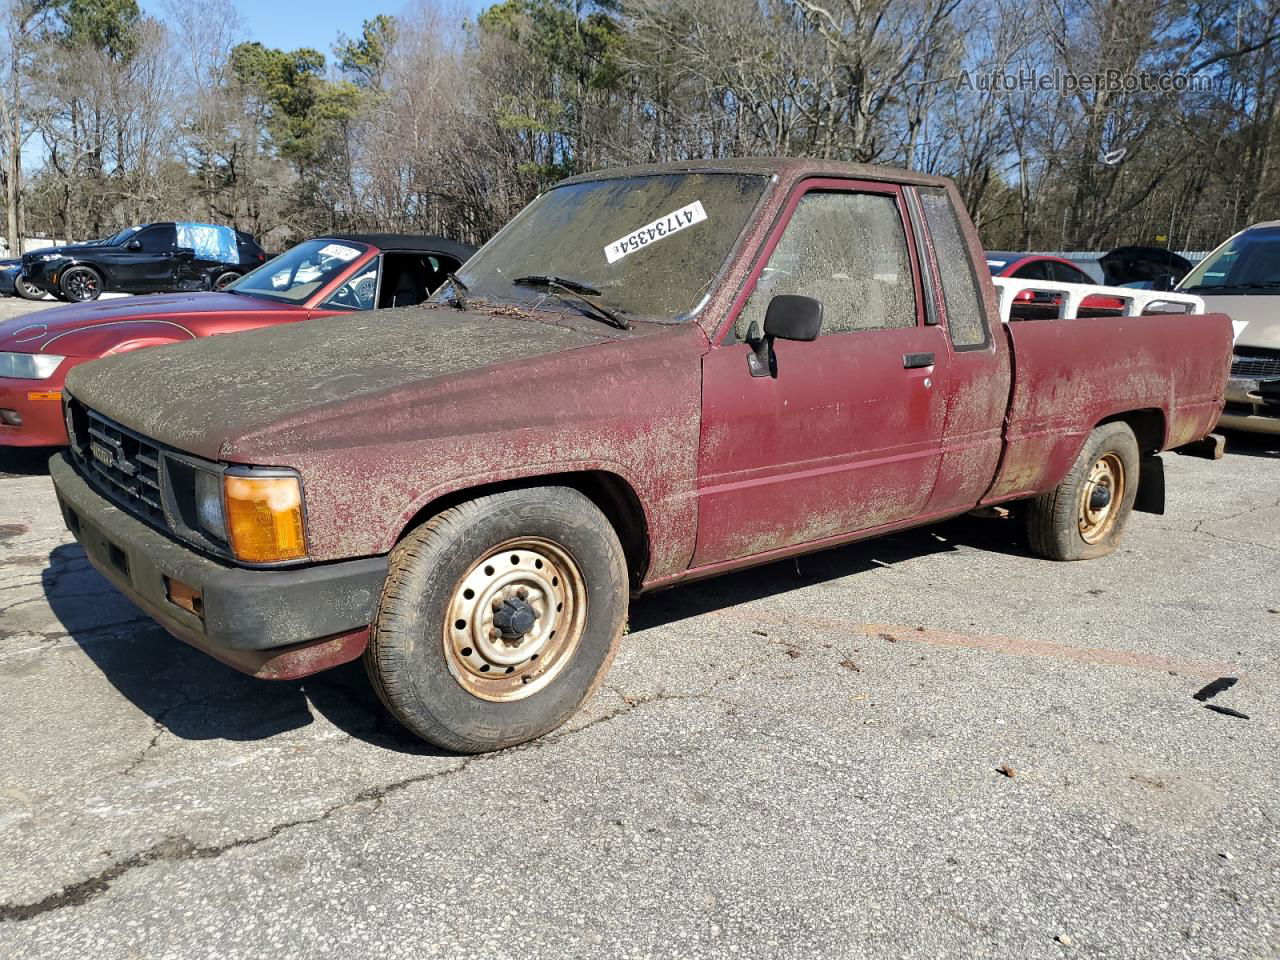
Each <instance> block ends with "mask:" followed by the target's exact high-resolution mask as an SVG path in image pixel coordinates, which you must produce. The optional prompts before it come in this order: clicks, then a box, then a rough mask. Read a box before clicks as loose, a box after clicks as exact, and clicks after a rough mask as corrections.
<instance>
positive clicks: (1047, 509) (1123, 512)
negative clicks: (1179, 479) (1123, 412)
mask: <svg viewBox="0 0 1280 960" xmlns="http://www.w3.org/2000/svg"><path fill="white" fill-rule="evenodd" d="M1140 459H1141V457H1140V452H1139V450H1138V441H1137V439H1136V438H1135V437H1134V435H1133V431H1132V430H1131V429H1130V428H1129V426H1128V424H1124V423H1119V422H1116V423H1104V424H1103V425H1102V426H1100V427H1097V428H1095V429H1094V430H1093V432H1092V433H1090V434H1089V438H1088V439H1087V440H1086V441H1085V444H1084V448H1083V449H1082V450H1081V451H1080V455H1079V456H1078V457H1076V461H1075V463H1074V464H1072V466H1071V469H1070V470H1069V471H1067V475H1066V477H1064V478H1063V480H1062V482H1061V483H1060V484H1058V485H1057V486H1056V487H1055V488H1054V489H1053V490H1051V491H1050V492H1049V493H1046V494H1043V495H1042V496H1039V497H1036V498H1035V499H1034V500H1032V501H1031V502H1030V504H1029V505H1028V509H1027V539H1028V541H1029V543H1030V545H1031V549H1032V550H1034V551H1035V552H1036V553H1038V554H1040V555H1041V556H1043V557H1048V558H1049V559H1050V560H1090V559H1093V558H1094V557H1102V556H1106V555H1107V554H1108V553H1111V552H1112V551H1114V550H1115V549H1116V547H1118V546H1119V545H1120V541H1121V539H1122V537H1123V536H1124V527H1125V523H1126V522H1127V521H1128V519H1129V515H1130V514H1131V513H1132V512H1133V502H1134V499H1135V498H1136V497H1137V495H1138V469H1139V466H1138V465H1139V462H1140Z"/></svg>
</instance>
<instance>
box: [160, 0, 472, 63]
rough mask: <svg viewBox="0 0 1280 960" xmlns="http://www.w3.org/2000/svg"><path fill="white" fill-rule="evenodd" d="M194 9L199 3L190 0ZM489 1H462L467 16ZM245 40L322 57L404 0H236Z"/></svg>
mask: <svg viewBox="0 0 1280 960" xmlns="http://www.w3.org/2000/svg"><path fill="white" fill-rule="evenodd" d="M140 2H141V5H142V7H143V9H145V10H146V11H148V12H149V13H152V14H153V15H156V16H161V17H162V18H163V14H162V9H161V2H160V0H140ZM191 2H193V3H194V4H195V5H196V6H197V8H198V7H199V4H200V0H191ZM489 2H490V0H483V2H482V0H462V2H461V6H462V7H463V8H464V10H466V12H468V13H469V14H471V15H474V14H475V13H476V11H477V10H482V9H484V7H486V6H489ZM236 6H238V7H239V8H240V16H241V18H242V19H243V20H244V24H245V28H246V29H247V31H248V33H249V35H250V36H249V39H251V40H257V41H258V42H259V43H262V44H265V45H266V46H268V47H280V48H282V49H285V50H295V49H297V48H298V47H314V48H315V49H317V50H319V51H320V52H322V53H323V54H324V55H325V56H326V57H329V56H331V51H330V47H332V46H333V42H334V40H335V39H336V38H337V36H338V34H339V33H345V34H347V35H348V36H352V37H354V36H357V35H359V33H360V25H361V24H362V23H363V22H364V21H365V20H368V19H370V18H372V17H375V16H377V15H378V14H379V13H390V14H396V13H398V12H400V10H402V9H403V8H404V6H405V0H383V2H379V3H373V4H361V3H352V2H351V0H236Z"/></svg>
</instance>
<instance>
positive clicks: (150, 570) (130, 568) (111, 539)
mask: <svg viewBox="0 0 1280 960" xmlns="http://www.w3.org/2000/svg"><path fill="white" fill-rule="evenodd" d="M49 473H50V475H51V476H52V477H53V484H54V487H55V489H56V490H57V493H58V503H59V505H60V506H61V508H62V515H63V519H64V520H65V521H66V523H67V527H68V528H69V529H70V530H71V532H72V533H73V534H75V537H76V539H77V540H79V541H80V544H81V545H82V546H83V547H84V551H85V553H86V554H87V555H88V557H89V561H90V563H92V564H93V565H94V566H95V567H96V568H97V569H98V571H99V572H100V573H101V574H102V575H103V576H104V577H106V578H107V579H108V580H109V581H111V583H112V585H113V586H115V587H116V589H118V590H119V591H120V592H121V593H123V594H124V595H125V596H126V597H128V598H129V599H130V600H131V601H133V603H134V604H136V605H137V606H138V607H140V608H142V609H143V610H144V611H146V612H147V613H148V614H149V615H150V616H152V617H154V618H155V619H156V620H157V621H159V623H160V624H161V626H163V627H165V629H167V630H169V631H170V632H171V633H173V634H175V635H176V636H178V637H179V638H181V639H183V640H186V641H187V642H188V643H191V644H193V645H195V646H198V647H202V648H206V649H207V648H210V647H212V648H225V649H229V650H272V649H275V648H278V647H287V646H291V645H294V644H298V643H303V642H306V641H312V640H316V639H319V638H322V637H332V636H334V635H336V634H342V633H346V632H348V631H353V630H359V629H360V628H362V627H365V626H368V625H369V624H370V623H372V622H373V615H374V609H375V606H376V604H377V600H378V596H379V595H380V593H381V591H382V585H383V582H384V581H385V580H386V576H387V558H386V557H369V558H367V559H361V560H350V561H345V562H342V563H331V564H318V565H316V566H311V567H299V568H292V569H289V570H246V569H243V568H241V567H235V566H231V565H229V564H225V563H221V562H219V561H217V560H212V559H210V558H208V557H206V556H204V555H203V554H200V553H197V552H196V551H195V550H194V549H193V548H191V547H189V546H186V545H185V544H182V543H179V542H177V541H176V540H173V539H170V538H169V537H167V536H165V535H164V534H162V533H160V532H159V531H157V530H154V529H152V528H151V527H150V526H148V525H147V524H145V523H143V522H142V521H141V520H138V519H137V518H135V517H133V516H132V515H130V514H129V513H126V512H125V511H123V510H121V509H120V508H118V507H116V506H115V505H114V504H113V503H112V502H111V501H110V500H108V499H107V498H106V497H104V496H103V495H102V494H100V493H98V491H97V490H95V489H94V488H93V487H92V486H91V485H90V484H89V483H88V482H87V481H86V480H85V479H84V478H83V477H82V476H81V475H80V474H79V472H78V471H77V470H76V469H75V467H74V466H72V464H71V462H70V461H69V459H68V458H67V455H66V454H58V455H56V456H55V457H54V458H53V459H52V460H51V461H50V462H49ZM166 578H171V579H173V580H177V581H180V582H181V583H183V584H186V585H187V586H190V587H194V588H196V589H197V590H199V591H200V592H201V595H202V598H203V610H202V615H201V616H197V615H196V614H194V613H192V612H190V611H188V610H186V609H184V608H182V607H179V606H177V605H176V604H174V603H173V602H172V601H170V599H169V589H168V584H167V582H166Z"/></svg>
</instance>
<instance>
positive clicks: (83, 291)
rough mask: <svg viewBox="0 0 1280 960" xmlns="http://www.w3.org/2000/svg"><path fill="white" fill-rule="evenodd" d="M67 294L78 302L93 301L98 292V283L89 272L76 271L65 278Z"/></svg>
mask: <svg viewBox="0 0 1280 960" xmlns="http://www.w3.org/2000/svg"><path fill="white" fill-rule="evenodd" d="M63 283H64V284H65V285H66V287H67V292H68V293H70V294H71V296H73V297H75V299H77V300H92V299H93V296H94V294H96V293H97V292H98V281H97V278H95V277H94V276H93V274H91V273H89V272H88V271H87V270H74V271H72V273H71V275H70V276H69V277H64V278H63Z"/></svg>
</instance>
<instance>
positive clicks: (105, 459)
mask: <svg viewBox="0 0 1280 960" xmlns="http://www.w3.org/2000/svg"><path fill="white" fill-rule="evenodd" d="M89 449H90V450H91V451H92V452H93V459H95V460H97V461H98V462H99V463H100V464H102V465H103V466H104V467H112V468H114V469H116V470H119V471H120V472H121V473H125V474H128V475H129V476H133V473H134V466H133V464H132V463H130V462H129V461H128V460H127V459H125V456H124V454H123V452H122V451H121V450H120V449H119V448H118V447H108V446H107V445H106V444H104V443H98V441H96V440H94V441H93V442H92V443H90V444H89Z"/></svg>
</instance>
